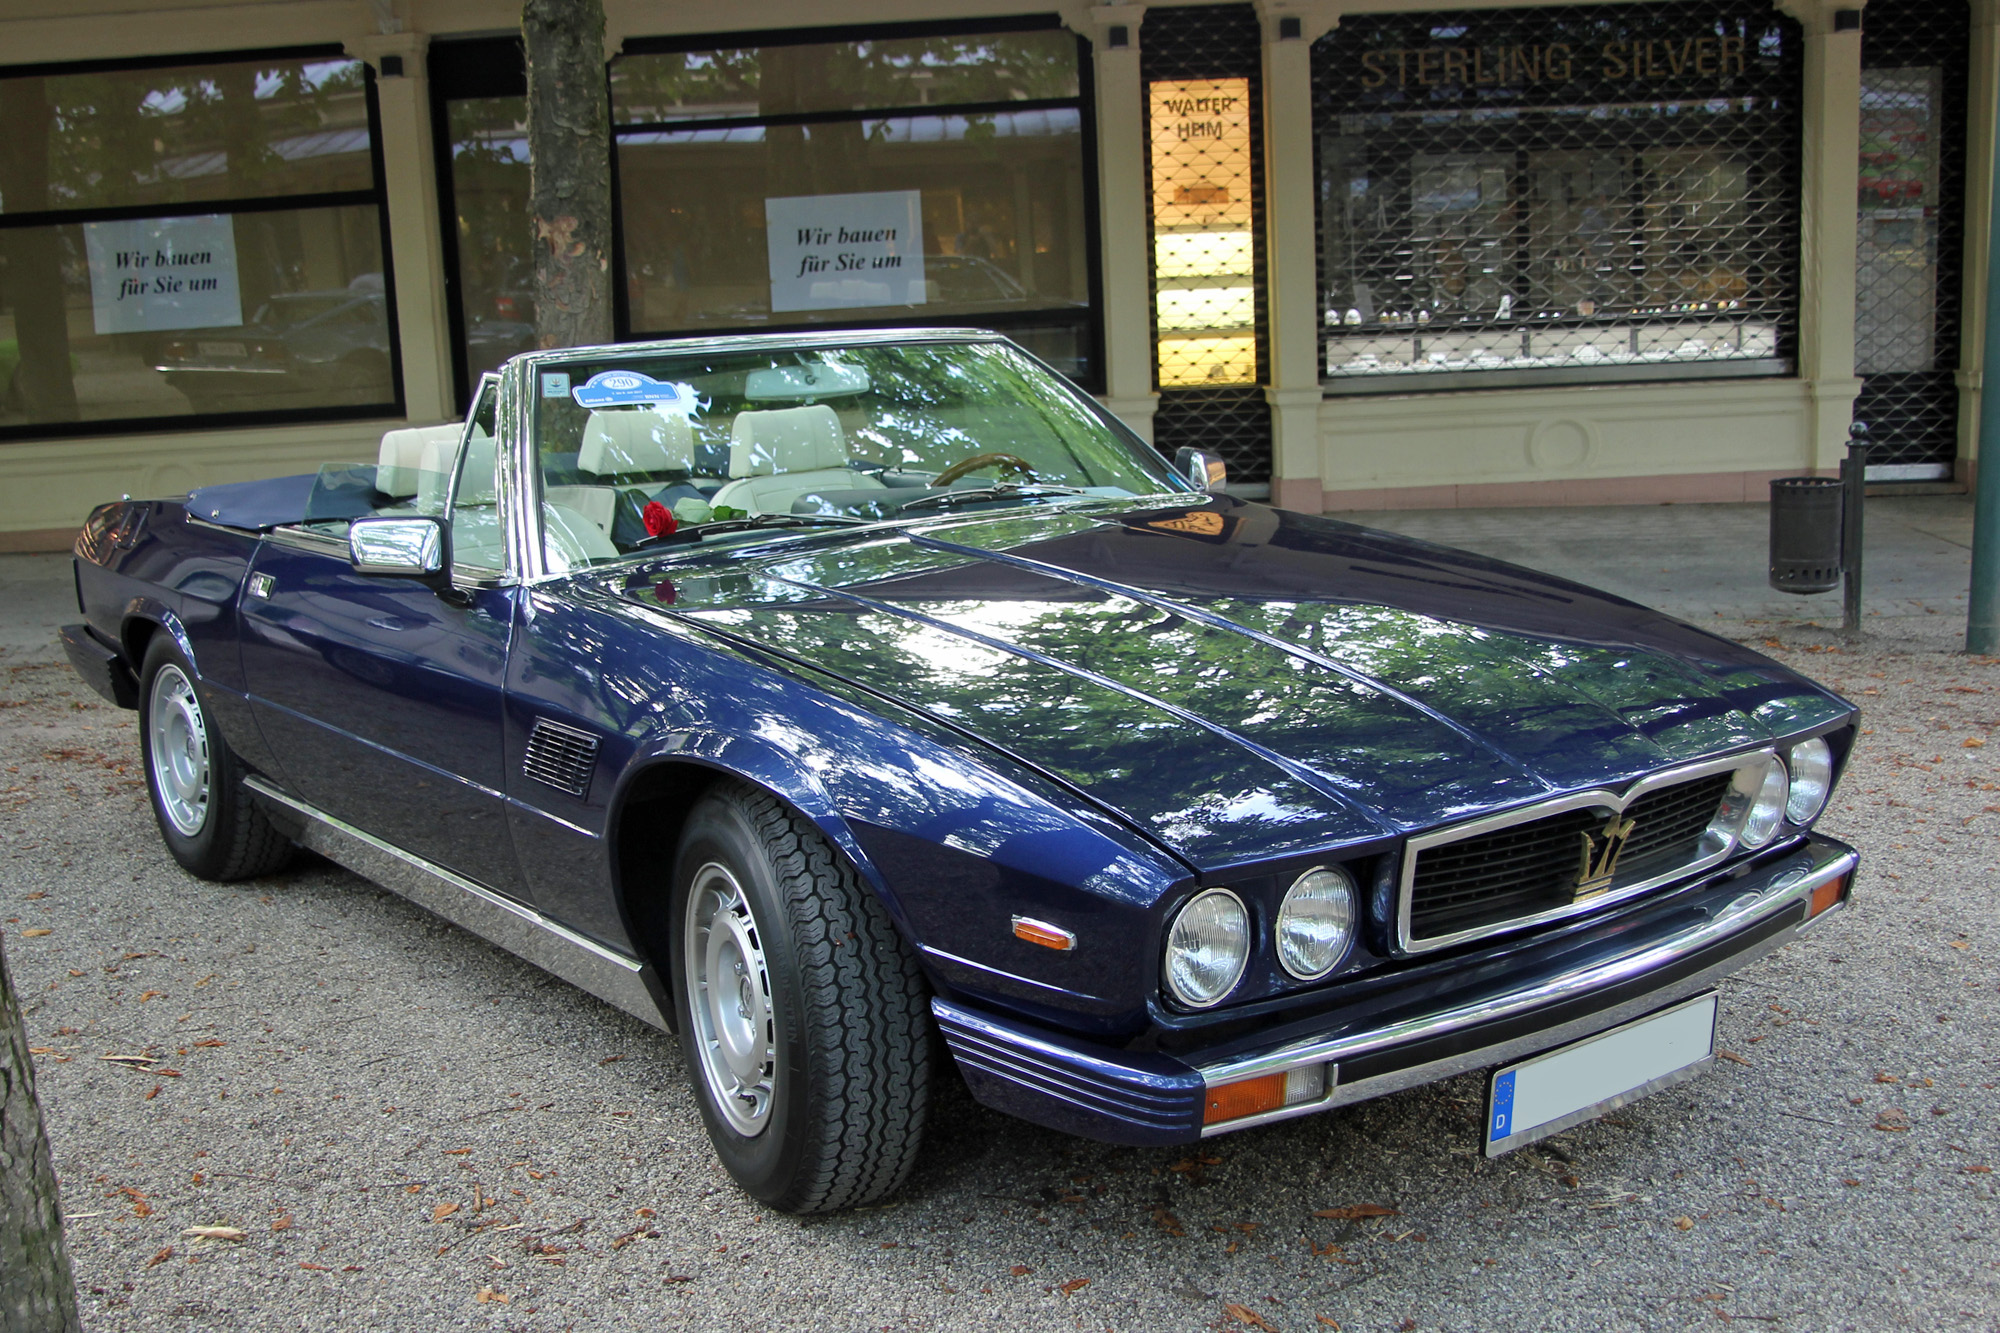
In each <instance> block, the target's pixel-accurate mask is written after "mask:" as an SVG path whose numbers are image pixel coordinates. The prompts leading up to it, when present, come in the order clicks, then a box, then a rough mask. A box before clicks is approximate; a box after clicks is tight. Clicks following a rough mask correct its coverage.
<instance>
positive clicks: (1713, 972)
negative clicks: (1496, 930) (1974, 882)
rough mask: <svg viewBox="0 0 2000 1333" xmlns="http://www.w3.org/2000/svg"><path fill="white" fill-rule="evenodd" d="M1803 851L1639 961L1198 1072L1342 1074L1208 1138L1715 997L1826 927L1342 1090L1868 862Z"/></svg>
mask: <svg viewBox="0 0 2000 1333" xmlns="http://www.w3.org/2000/svg"><path fill="white" fill-rule="evenodd" d="M1802 850H1804V851H1805V852H1806V853H1807V854H1809V855H1810V856H1811V857H1812V858H1813V864H1812V865H1811V867H1809V868H1807V869H1802V870H1790V871H1784V872H1781V873H1780V874H1779V876H1778V877H1777V879H1776V880H1774V881H1773V882H1772V883H1771V884H1770V885H1769V886H1767V887H1766V888H1764V889H1762V890H1758V891H1748V890H1746V891H1745V893H1744V894H1743V895H1742V896H1740V897H1738V898H1736V899H1735V900H1733V901H1732V902H1730V903H1729V905H1728V906H1726V907H1725V908H1723V909H1722V911H1720V912H1718V913H1717V914H1716V915H1714V916H1713V917H1711V918H1709V919H1708V920H1707V921H1705V922H1703V923H1702V924H1700V925H1698V926H1691V927H1689V928H1688V929H1687V930H1685V931H1682V932H1681V933H1680V934H1678V935H1675V936H1673V937H1672V938H1670V939H1667V940H1664V941H1662V942H1661V943H1659V944H1657V945H1654V946H1653V947H1652V948H1649V949H1645V950H1643V951H1641V952H1639V953H1635V954H1629V955H1627V956H1625V957H1623V958H1618V959H1615V960H1613V961H1611V962H1609V963H1604V964H1602V965H1600V966H1597V967H1592V968H1586V969H1584V970H1582V971H1579V972H1572V973H1569V974H1567V975H1564V976H1561V977H1558V978H1556V979H1554V980H1552V981H1547V982H1543V983H1542V984H1540V985H1537V986H1531V987H1525V988H1523V989H1521V990H1517V991H1513V992H1511V993H1507V994H1504V995H1501V996H1497V997H1494V998H1492V999H1490V1000H1484V1001H1480V1002H1477V1003H1472V1004H1465V1005H1460V1006H1459V1007H1457V1008H1454V1009H1447V1010H1445V1011H1443V1012H1441V1013H1436V1014H1428V1015H1426V1016H1424V1017H1422V1018H1414V1019H1410V1020H1408V1021H1407V1022H1403V1023H1396V1024H1392V1025H1390V1026H1388V1027H1382V1028H1375V1029H1371V1030H1369V1031H1367V1032H1360V1033H1354V1034H1350V1035H1348V1036H1343V1037H1335V1038H1328V1039H1321V1040H1310V1041H1305V1042H1295V1043H1293V1044H1291V1045H1289V1046H1284V1047H1280V1048H1279V1049H1277V1050H1275V1051H1267V1052H1264V1053H1263V1054H1260V1055H1249V1056H1241V1057H1238V1058H1237V1059H1234V1060H1226V1061H1222V1062H1220V1063H1217V1064H1213V1065H1206V1066H1203V1067H1201V1068H1200V1069H1199V1070H1198V1071H1197V1072H1198V1073H1200V1074H1201V1076H1202V1080H1203V1082H1204V1083H1205V1084H1206V1086H1208V1087H1211V1088H1212V1087H1215V1086H1217V1085H1218V1084H1222V1083H1234V1082H1236V1081H1238V1080H1240V1079H1246V1078H1256V1077H1258V1076H1259V1075H1265V1074H1275V1073H1281V1072H1284V1071H1286V1070H1291V1069H1296V1068H1298V1067H1300V1066H1302V1065H1313V1064H1332V1065H1334V1066H1336V1068H1334V1069H1331V1070H1329V1071H1328V1072H1327V1084H1328V1087H1327V1092H1326V1095H1325V1096H1324V1097H1322V1098H1320V1099H1319V1100H1317V1101H1311V1102H1302V1103H1300V1104H1299V1105H1297V1106H1287V1107H1283V1108H1280V1109H1279V1110H1275V1111H1266V1112H1264V1113H1263V1114H1261V1115H1254V1116H1244V1117H1243V1118H1242V1119H1240V1120H1228V1121H1224V1122H1222V1123H1220V1124H1216V1125H1207V1126H1204V1127H1203V1129H1202V1137H1203V1138H1212V1137H1214V1136H1215V1135H1217V1134H1227V1133H1232V1132H1234V1131H1235V1130H1239V1129H1249V1128H1251V1127H1253V1126H1256V1125H1267V1124H1270V1123H1272V1122H1274V1121H1278V1120H1290V1119H1292V1118H1294V1117H1296V1116H1302V1115H1311V1114H1313V1113H1314V1112H1317V1111H1324V1110H1327V1109H1329V1108H1330V1107H1335V1106H1345V1105H1348V1104H1350V1103H1353V1102H1360V1101H1367V1100H1368V1099H1369V1098H1372V1097H1380V1096H1383V1095H1384V1094H1386V1093H1391V1092H1397V1091H1400V1090H1402V1089H1404V1088H1411V1087H1416V1086H1417V1085H1419V1084H1423V1083H1433V1082H1436V1081H1437V1080H1438V1079H1441V1078H1449V1077H1451V1076H1452V1075H1455V1074H1462V1073H1466V1072H1468V1071H1470V1070H1474V1069H1484V1068H1488V1067H1490V1066H1492V1065H1497V1064H1505V1063H1507V1062H1509V1061H1512V1060H1516V1059H1519V1058H1521V1057H1522V1056H1527V1055H1533V1054H1534V1053H1536V1052H1537V1051H1543V1050H1547V1049H1549V1048H1551V1047H1555V1046H1561V1045H1564V1044H1566V1043H1568V1042H1571V1041H1577V1040H1580V1039H1582V1038H1584V1037H1588V1036H1591V1035H1592V1034H1594V1033H1597V1032H1602V1031H1604V1030H1605V1029H1606V1028H1612V1027H1616V1026H1618V1025H1619V1024H1620V1023H1625V1022H1629V1021H1631V1020H1632V1019H1634V1018H1639V1017H1642V1016H1644V1015H1645V1014H1647V1013H1650V1012H1652V1011H1653V1010H1655V1009H1658V1008H1661V1007H1663V1006H1665V1005H1668V1004H1672V1003H1674V1002H1675V1001H1677V1000H1683V999H1686V998H1688V997H1689V996H1693V995H1697V994H1699V993H1700V992H1702V991H1704V990H1709V989H1712V988H1713V987H1714V986H1715V984H1716V983H1717V982H1718V981H1720V980H1721V979H1722V978H1724V977H1726V976H1728V975H1730V974H1731V973H1733V972H1736V971H1737V970H1739V969H1740V968H1742V967H1743V966H1744V965H1745V964H1746V963H1749V962H1752V961H1754V960H1755V959H1757V958H1761V957H1762V956H1764V955H1765V954H1767V953H1770V952H1772V951H1773V950H1775V949H1777V948H1779V947H1780V946H1782V945H1785V944H1788V943H1790V942H1791V941H1792V940H1794V939H1796V938H1798V935H1799V932H1800V931H1801V930H1803V929H1805V927H1806V926H1807V925H1809V924H1811V921H1813V920H1817V919H1818V918H1811V919H1809V920H1808V921H1805V922H1801V923H1800V924H1799V926H1798V927H1797V928H1795V929H1793V930H1791V931H1786V932H1780V933H1779V934H1777V935H1774V936H1772V937H1771V938H1770V939H1768V940H1764V941H1762V942H1760V943H1758V944H1755V945H1752V946H1751V947H1749V948H1747V949H1744V950H1743V951H1742V952H1740V953H1736V954H1732V955H1731V956H1730V957H1728V958H1726V959H1724V960H1723V961H1722V962H1720V963H1718V964H1716V965H1715V966H1713V967H1709V968H1704V969H1703V970H1702V971H1700V972H1698V973H1696V974H1694V975H1693V976H1690V977H1684V978H1682V979H1681V980H1679V981H1677V982H1674V983H1672V984H1671V985H1667V986H1663V987H1661V988H1660V989H1658V990H1655V991H1649V992H1648V993H1646V994H1645V995H1641V996H1638V997H1636V998H1634V999H1632V1000H1629V1001H1626V1002H1624V1003H1622V1004H1618V1005H1614V1006H1612V1007H1610V1008H1607V1009H1601V1010H1598V1011H1597V1012H1595V1013H1591V1014H1586V1015H1584V1016H1583V1017H1581V1018H1577V1019H1574V1020H1572V1021H1570V1022H1567V1023H1561V1024H1558V1025H1556V1026H1554V1027H1549V1028H1544V1029H1541V1030H1539V1031H1536V1032H1531V1033H1527V1034H1525V1035H1523V1036H1521V1037H1517V1038H1513V1039H1511V1040H1508V1041H1505V1042H1500V1043H1497V1044H1495V1045H1492V1046H1486V1047H1481V1048H1480V1049H1478V1050H1473V1051H1464V1052H1461V1053H1459V1054H1457V1055H1453V1056H1449V1057H1447V1058H1445V1059H1442V1060H1435V1061H1432V1062H1430V1063H1429V1064H1424V1065H1416V1066H1412V1067H1410V1068H1408V1069H1398V1070H1395V1071H1393V1072H1391V1073H1387V1074H1381V1075H1377V1076H1376V1077H1374V1078H1368V1079H1361V1080H1357V1081H1355V1082H1352V1083H1342V1082H1341V1081H1340V1080H1339V1077H1338V1074H1339V1070H1338V1064H1339V1062H1340V1061H1341V1060H1343V1059H1351V1058H1353V1057H1354V1056H1357V1055H1361V1054H1363V1053H1365V1052H1368V1051H1376V1050H1381V1049H1383V1048H1384V1047H1389V1046H1401V1045H1404V1044H1406V1043H1409V1042H1415V1041H1421V1040H1423V1039H1425V1038H1427V1037H1435V1036H1439V1035H1441V1034H1444V1033H1449V1032H1455V1031H1458V1030H1460V1029H1463V1028H1469V1027H1473V1026H1476V1025H1478V1024H1482V1023H1489V1022H1492V1021H1494V1020H1495V1019H1504V1018H1508V1017H1511V1016H1513V1015H1516V1014H1521V1013H1526V1012H1529V1011H1531V1010H1534V1009H1538V1008H1542V1007H1544V1006H1547V1005H1551V1004H1557V1003H1560V1002H1562V1001H1564V1000H1567V999H1572V998H1575V997H1577V996H1581V995H1587V994H1589V993H1590V992H1592V991H1595V990H1601V989H1604V988H1607V987H1610V986H1615V985H1617V984H1619V983H1620V982H1623V981H1629V980H1631V979H1633V978H1635V977H1639V976H1643V975H1644V974H1646V973H1648V972H1651V971H1654V970H1656V969H1659V968H1662V967H1669V966H1672V965H1673V964H1674V963H1675V962H1676V961H1678V960H1679V959H1681V958H1684V957H1687V956H1688V955H1690V954H1694V953H1697V952H1699V951H1700V950H1702V949H1704V948H1706V947H1708V946H1709V945H1711V944H1715V943H1718V942H1719V941H1721V940H1723V939H1725V938H1727V937H1728V936H1730V935H1733V934H1735V933H1737V932H1738V931H1741V930H1744V929H1746V928H1748V927H1751V926H1754V925H1756V924H1757V923H1758V922H1760V921H1762V920H1764V919H1766V918H1768V917H1770V916H1773V915H1775V914H1777V913H1779V912H1782V911H1785V910H1787V909H1789V908H1791V907H1793V906H1795V905H1796V904H1799V903H1802V902H1806V901H1809V900H1810V899H1811V897H1812V894H1813V890H1815V889H1817V888H1819V887H1820V886H1821V885H1822V884H1826V883H1829V882H1831V881H1833V880H1836V879H1839V878H1840V877H1841V876H1843V875H1849V874H1852V873H1853V872H1854V870H1855V867H1856V866H1857V865H1858V864H1859V863H1860V858H1859V857H1858V856H1856V855H1855V853H1854V852H1853V851H1851V850H1849V849H1847V848H1845V847H1842V846H1840V845H1838V844H1836V843H1831V842H1825V841H1821V840H1818V839H1814V840H1811V841H1809V842H1807V843H1806V845H1805V846H1804V848H1803V849H1802ZM1836 910H1837V909H1836ZM1822 915H1830V913H1825V914H1822Z"/></svg>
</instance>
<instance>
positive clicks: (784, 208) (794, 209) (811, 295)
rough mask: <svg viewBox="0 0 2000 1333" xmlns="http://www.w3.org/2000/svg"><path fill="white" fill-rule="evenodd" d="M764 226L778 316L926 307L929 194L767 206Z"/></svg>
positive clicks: (890, 193)
mask: <svg viewBox="0 0 2000 1333" xmlns="http://www.w3.org/2000/svg"><path fill="white" fill-rule="evenodd" d="M764 224H765V228H766V230H765V245H766V248H767V250H768V252H769V255H770V265H771V309H773V310H838V309H844V308H847V307H852V306H897V305H922V304H924V301H925V295H926V294H925V290H924V218H923V193H922V191H920V190H880V191H875V192H871V193H868V194H813V195H794V196H791V197H788V198H781V199H766V200H765V201H764Z"/></svg>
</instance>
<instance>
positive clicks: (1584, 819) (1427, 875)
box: [1409, 773, 1731, 941]
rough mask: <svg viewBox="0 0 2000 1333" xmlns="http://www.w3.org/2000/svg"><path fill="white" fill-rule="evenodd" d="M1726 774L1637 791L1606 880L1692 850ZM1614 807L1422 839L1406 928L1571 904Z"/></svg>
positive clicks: (1669, 864)
mask: <svg viewBox="0 0 2000 1333" xmlns="http://www.w3.org/2000/svg"><path fill="white" fill-rule="evenodd" d="M1730 779H1731V775H1730V774H1728V773H1719V774H1716V775H1714V776H1711V777H1706V778H1697V779H1695V780H1694V781H1692V782H1683V783H1680V784H1678V785H1676V786H1672V787H1663V788H1661V789H1660V790H1658V791H1655V792H1648V793H1647V794H1646V795H1644V796H1642V797H1640V798H1639V799H1638V800H1636V801H1634V802H1633V803H1632V805H1631V807H1630V808H1629V809H1628V810H1627V811H1626V812H1625V816H1624V817H1625V818H1627V819H1629V820H1631V822H1632V832H1631V835H1630V837H1629V838H1628V839H1627V841H1626V843H1625V847H1624V851H1623V852H1622V853H1621V854H1620V856H1619V858H1618V863H1617V867H1618V873H1617V878H1616V879H1614V880H1613V881H1612V885H1611V887H1612V888H1614V889H1615V888H1617V887H1619V886H1620V885H1622V884H1636V883H1638V882H1639V881H1640V880H1644V879H1651V878H1653V877H1654V876H1657V875H1664V874H1668V873H1671V872H1672V871H1673V870H1674V869H1676V868H1677V867H1679V866H1682V865H1686V864H1688V863H1690V862H1692V861H1694V860H1696V859H1698V857H1699V856H1700V854H1701V841H1702V834H1703V832H1704V831H1706V830H1707V828H1708V826H1709V824H1710V822H1712V821H1713V820H1714V818H1715V815H1716V811H1717V810H1718V809H1719V808H1720V807H1721V804H1722V798H1723V795H1724V794H1725V793H1726V792H1727V791H1728V790H1729V783H1730ZM1610 817H1611V812H1610V811H1608V810H1569V811H1565V812H1563V813H1561V814H1557V815H1550V816H1549V817H1548V818H1546V819H1537V820H1534V821H1532V822H1530V823H1526V824H1516V825H1514V826H1513V827H1511V828H1504V829H1500V830H1498V831H1496V832H1493V833H1487V834H1482V835H1480V836H1478V837H1473V838H1467V839H1465V840H1463V841H1461V842H1452V843H1446V844H1445V845H1444V846H1442V847H1430V848H1426V849H1424V850H1423V851H1422V852H1420V853H1418V859H1417V866H1416V871H1415V874H1414V876H1413V878H1412V881H1411V893H1410V919H1409V936H1410V938H1411V939H1412V940H1416V941H1422V940H1426V939H1435V938H1437V937H1438V936H1440V935H1451V934H1456V933H1457V932H1459V931H1462V930H1477V929H1482V928H1486V927H1497V926H1503V925H1505V924H1506V923H1508V922H1510V921H1513V920H1515V919H1517V918H1520V917H1524V916H1533V915H1535V914H1536V913H1538V912H1546V911H1549V910H1551V909H1553V908H1558V907H1564V906H1567V905H1568V904H1569V903H1570V902H1571V901H1572V900H1573V898H1574V896H1575V893H1576V885H1577V879H1578V869H1579V864H1580V860H1581V857H1582V855H1583V848H1584V847H1585V846H1586V844H1587V843H1588V840H1589V836H1590V835H1591V834H1593V833H1595V832H1597V831H1598V830H1599V829H1601V828H1602V827H1603V826H1604V824H1605V823H1606V821H1607V820H1608V819H1610Z"/></svg>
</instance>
